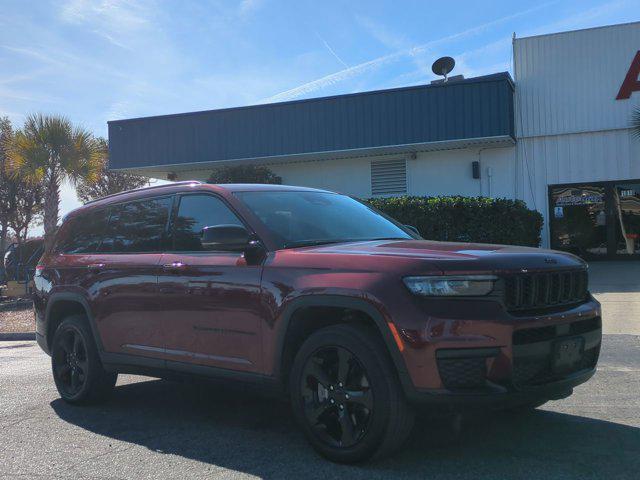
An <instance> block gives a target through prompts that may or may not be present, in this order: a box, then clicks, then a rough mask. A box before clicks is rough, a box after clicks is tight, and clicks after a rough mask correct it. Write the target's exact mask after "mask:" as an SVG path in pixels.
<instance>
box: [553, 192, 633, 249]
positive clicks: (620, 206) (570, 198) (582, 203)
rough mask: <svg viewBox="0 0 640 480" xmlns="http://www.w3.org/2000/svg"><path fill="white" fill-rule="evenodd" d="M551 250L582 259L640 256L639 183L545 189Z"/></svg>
mask: <svg viewBox="0 0 640 480" xmlns="http://www.w3.org/2000/svg"><path fill="white" fill-rule="evenodd" d="M549 224H550V227H551V248H553V249H557V250H564V251H568V252H571V253H574V254H576V255H579V256H580V257H582V258H585V259H597V258H631V257H635V258H638V257H639V256H640V181H628V182H624V181H622V182H598V183H592V184H574V185H553V186H550V187H549Z"/></svg>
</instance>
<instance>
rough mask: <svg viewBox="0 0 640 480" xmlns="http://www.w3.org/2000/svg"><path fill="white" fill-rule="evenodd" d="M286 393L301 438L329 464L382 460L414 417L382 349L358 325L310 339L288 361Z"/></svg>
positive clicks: (326, 330) (403, 436) (402, 438)
mask: <svg viewBox="0 0 640 480" xmlns="http://www.w3.org/2000/svg"><path fill="white" fill-rule="evenodd" d="M290 394H291V401H292V408H293V412H294V416H295V417H296V420H297V422H298V423H299V425H300V426H301V427H302V430H303V431H304V433H305V435H306V437H307V439H308V440H309V442H310V443H311V445H313V447H314V448H315V449H316V450H317V451H318V452H319V453H320V454H321V455H323V456H325V457H326V458H328V459H329V460H332V461H335V462H341V463H352V462H358V461H362V460H365V459H367V458H370V457H372V456H376V457H383V456H386V455H388V454H390V453H393V452H394V451H395V450H397V449H398V448H400V447H401V446H402V444H403V443H404V441H405V440H406V439H407V437H408V436H409V434H410V433H411V428H412V426H413V421H414V413H413V410H412V409H411V408H410V407H409V405H407V403H406V400H405V398H404V395H403V393H402V390H401V388H400V385H399V382H398V379H397V376H396V373H395V371H394V370H393V366H392V365H391V362H390V360H389V358H388V355H387V352H386V350H385V346H384V345H383V344H382V342H380V340H379V339H378V338H377V337H376V336H375V335H374V334H372V333H371V332H369V331H368V330H367V329H365V328H362V327H356V326H352V325H335V326H330V327H327V328H323V329H322V330H319V331H317V332H316V333H314V334H313V335H311V336H310V337H309V338H308V339H307V341H306V342H305V343H304V344H303V345H302V347H301V348H300V351H299V352H298V354H297V355H296V358H295V360H294V364H293V368H292V372H291V376H290Z"/></svg>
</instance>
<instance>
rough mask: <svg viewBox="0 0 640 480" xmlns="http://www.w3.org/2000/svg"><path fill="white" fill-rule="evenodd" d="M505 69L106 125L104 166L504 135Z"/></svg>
mask: <svg viewBox="0 0 640 480" xmlns="http://www.w3.org/2000/svg"><path fill="white" fill-rule="evenodd" d="M513 125H514V124H513V83H512V81H511V77H510V76H509V74H508V73H498V74H495V75H488V76H485V77H477V78H472V79H467V80H461V81H454V82H449V83H447V84H439V85H421V86H416V87H407V88H400V89H393V90H381V91H375V92H365V93H360V94H352V95H341V96H335V97H325V98H316V99H309V100H301V101H294V102H286V103H276V104H267V105H256V106H250V107H240V108H231V109H223V110H211V111H205V112H195V113H185V114H177V115H166V116H160V117H148V118H138V119H130V120H119V121H113V122H109V150H110V165H111V168H140V167H152V166H161V165H174V164H186V163H189V164H192V163H198V162H211V161H220V160H233V159H244V158H262V157H273V156H285V155H299V154H306V153H321V152H331V151H340V150H351V149H366V148H375V147H385V146H392V145H404V144H416V143H428V142H438V141H450V140H460V139H467V138H481V137H494V136H505V135H511V136H512V137H513V136H514V135H513V132H514V126H513Z"/></svg>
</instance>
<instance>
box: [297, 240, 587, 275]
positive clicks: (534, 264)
mask: <svg viewBox="0 0 640 480" xmlns="http://www.w3.org/2000/svg"><path fill="white" fill-rule="evenodd" d="M300 250H304V251H305V252H307V253H317V254H333V255H339V254H343V255H363V256H371V255H375V256H380V255H383V256H391V257H394V256H396V257H403V258H405V259H406V258H415V259H416V260H422V261H429V263H431V264H433V265H434V266H436V267H437V268H439V269H440V270H442V271H443V272H444V273H450V272H462V271H465V272H473V271H482V272H488V271H492V272H504V271H523V270H526V271H536V270H557V269H567V268H584V267H585V266H586V263H585V262H584V261H583V260H581V259H580V258H578V257H576V256H574V255H571V254H569V253H564V252H558V251H554V250H544V249H540V248H531V247H518V246H512V245H490V244H482V243H456V242H436V241H430V240H382V241H380V240H376V241H366V242H348V243H339V244H330V245H321V246H314V247H304V248H303V249H300Z"/></svg>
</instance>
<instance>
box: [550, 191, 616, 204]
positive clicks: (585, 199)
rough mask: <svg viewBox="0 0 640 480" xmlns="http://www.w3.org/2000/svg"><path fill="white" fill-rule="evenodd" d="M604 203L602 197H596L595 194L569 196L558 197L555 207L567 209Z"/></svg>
mask: <svg viewBox="0 0 640 480" xmlns="http://www.w3.org/2000/svg"><path fill="white" fill-rule="evenodd" d="M602 202H604V197H603V196H602V195H598V194H597V193H592V194H589V195H586V194H583V195H569V196H566V197H559V198H558V199H557V200H556V205H557V206H560V207H568V206H572V205H591V204H593V203H602Z"/></svg>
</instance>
